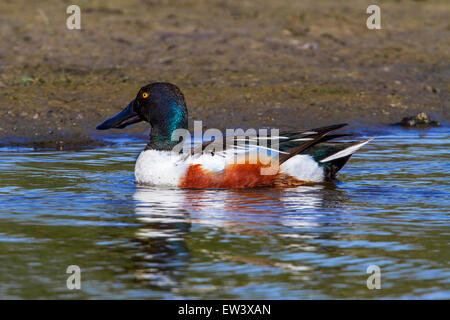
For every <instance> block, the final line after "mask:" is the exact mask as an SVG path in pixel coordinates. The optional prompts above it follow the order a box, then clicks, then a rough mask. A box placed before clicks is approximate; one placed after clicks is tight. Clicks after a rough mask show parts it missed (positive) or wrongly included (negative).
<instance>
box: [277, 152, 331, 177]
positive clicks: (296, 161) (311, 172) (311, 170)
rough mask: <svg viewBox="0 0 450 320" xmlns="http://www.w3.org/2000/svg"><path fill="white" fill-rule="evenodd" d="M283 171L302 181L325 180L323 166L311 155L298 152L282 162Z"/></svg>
mask: <svg viewBox="0 0 450 320" xmlns="http://www.w3.org/2000/svg"><path fill="white" fill-rule="evenodd" d="M280 169H281V170H280V172H281V173H286V174H288V175H290V176H293V177H294V178H297V179H299V180H302V181H311V182H322V181H324V173H323V168H322V167H320V166H319V164H318V163H317V162H316V161H315V160H314V159H313V158H312V157H311V156H309V155H306V154H298V155H296V156H293V157H292V158H290V159H289V160H287V161H286V162H284V163H282V164H281V168H280Z"/></svg>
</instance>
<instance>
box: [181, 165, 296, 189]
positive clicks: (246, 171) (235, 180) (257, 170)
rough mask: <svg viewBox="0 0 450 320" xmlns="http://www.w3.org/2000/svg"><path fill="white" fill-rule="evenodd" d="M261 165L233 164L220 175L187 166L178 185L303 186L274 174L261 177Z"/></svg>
mask: <svg viewBox="0 0 450 320" xmlns="http://www.w3.org/2000/svg"><path fill="white" fill-rule="evenodd" d="M263 167H264V165H262V164H233V165H229V166H227V167H226V168H225V170H224V171H223V172H222V173H215V172H212V171H209V170H205V169H204V168H203V167H202V165H201V164H192V165H190V166H189V168H188V170H187V172H186V175H185V177H184V178H183V180H182V181H181V183H180V187H181V188H257V187H290V186H295V185H301V184H304V183H305V182H304V181H300V180H298V179H295V178H293V177H291V176H288V175H285V174H281V173H279V172H278V173H276V174H274V175H261V168H263Z"/></svg>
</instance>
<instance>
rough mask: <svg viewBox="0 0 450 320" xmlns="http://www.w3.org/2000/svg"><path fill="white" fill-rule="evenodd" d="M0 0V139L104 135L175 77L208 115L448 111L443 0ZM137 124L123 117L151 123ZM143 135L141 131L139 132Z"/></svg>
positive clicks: (358, 120) (273, 122) (293, 121)
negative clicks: (75, 20) (375, 14)
mask: <svg viewBox="0 0 450 320" xmlns="http://www.w3.org/2000/svg"><path fill="white" fill-rule="evenodd" d="M72 3H73V2H70V1H57V2H56V1H41V2H40V3H39V4H35V5H29V3H28V2H26V1H2V2H1V3H0V23H1V28H0V39H1V40H0V119H1V121H0V144H1V145H23V146H27V145H28V146H34V147H36V148H42V147H45V148H56V149H67V148H80V147H85V146H93V145H98V144H103V143H104V141H103V139H102V137H103V135H104V134H106V135H108V134H111V133H109V132H107V133H99V132H95V129H94V128H95V126H96V125H97V124H98V123H100V122H102V121H103V120H104V119H105V118H106V117H108V116H110V115H112V114H114V113H115V112H117V111H119V110H120V109H121V108H122V107H123V106H125V105H126V104H127V103H128V102H129V101H130V100H131V99H132V98H133V97H134V96H135V94H136V92H137V90H138V89H139V88H140V87H141V86H143V85H145V84H147V83H149V82H153V81H169V82H173V83H175V84H177V85H178V86H179V87H180V88H181V89H182V91H183V92H184V94H185V96H186V100H187V103H188V108H189V113H190V119H192V120H194V119H195V120H203V123H204V125H205V126H207V127H217V128H220V129H224V128H229V127H244V128H246V127H261V126H265V127H279V128H282V129H293V128H307V127H312V126H321V125H328V124H330V123H335V122H348V123H350V124H351V125H352V127H353V128H363V127H366V126H380V125H384V124H389V123H394V122H398V121H399V120H401V119H402V118H404V117H406V116H410V115H414V114H417V113H418V112H421V111H424V112H426V113H427V114H429V115H430V116H431V117H432V118H433V119H436V120H438V121H439V122H441V123H442V124H443V125H446V124H448V123H449V121H450V115H449V109H450V108H449V107H450V106H449V101H450V96H449V90H450V85H449V84H450V81H449V80H450V79H449V74H450V53H449V42H448V40H447V39H449V36H450V25H449V23H448V19H447V18H448V16H449V14H450V5H449V4H448V1H445V0H442V1H408V0H404V1H384V2H383V3H382V4H380V7H381V13H382V30H368V29H367V28H366V26H365V21H366V18H367V15H366V14H365V10H366V8H367V6H368V3H367V2H366V1H348V2H345V4H337V3H335V1H331V0H323V1H319V2H317V1H312V0H311V1H302V2H301V3H299V1H294V0H288V1H282V2H280V1H275V0H268V1H252V2H232V1H216V0H215V1H206V0H204V1H202V0H185V1H162V0H160V1H158V0H152V1H149V0H145V1H144V0H142V1H140V0H135V1H128V2H127V3H123V1H109V2H108V3H107V4H106V3H104V2H101V1H89V2H87V1H79V3H77V4H78V5H79V6H80V8H81V14H82V30H81V31H77V30H73V31H71V30H68V29H67V28H66V25H65V19H66V18H67V14H66V13H65V9H66V7H67V6H68V5H69V4H72ZM146 129H147V128H146V126H145V125H143V124H139V125H136V126H135V127H132V128H129V129H128V128H127V129H125V130H124V131H125V132H127V133H131V134H139V133H142V132H145V130H146ZM141 136H142V135H141Z"/></svg>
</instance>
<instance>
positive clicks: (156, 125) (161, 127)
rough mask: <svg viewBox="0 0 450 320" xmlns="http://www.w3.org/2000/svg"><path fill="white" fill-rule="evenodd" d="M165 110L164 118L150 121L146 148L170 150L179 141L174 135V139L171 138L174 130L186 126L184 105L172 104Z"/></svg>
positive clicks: (185, 127)
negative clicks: (150, 127)
mask: <svg viewBox="0 0 450 320" xmlns="http://www.w3.org/2000/svg"><path fill="white" fill-rule="evenodd" d="M166 112H167V113H166V115H165V117H164V118H162V119H161V118H160V119H158V120H157V121H152V129H151V132H150V141H149V142H148V144H147V147H146V149H154V150H172V149H173V147H175V146H176V145H177V144H178V143H179V142H180V141H179V140H178V139H175V137H174V139H175V140H172V136H173V133H174V132H175V130H177V129H187V128H188V120H187V110H186V107H185V106H182V107H180V106H178V105H172V106H171V107H170V108H168V110H166Z"/></svg>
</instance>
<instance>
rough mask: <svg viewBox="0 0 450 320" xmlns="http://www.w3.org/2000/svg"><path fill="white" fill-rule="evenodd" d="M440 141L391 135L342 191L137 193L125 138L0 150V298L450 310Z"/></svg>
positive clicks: (346, 177) (449, 201)
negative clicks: (73, 279)
mask: <svg viewBox="0 0 450 320" xmlns="http://www.w3.org/2000/svg"><path fill="white" fill-rule="evenodd" d="M387 130H388V129H387ZM449 136H450V129H449V128H434V129H429V130H400V129H389V130H388V131H387V132H386V133H385V134H382V135H378V136H377V138H376V140H374V141H373V142H372V143H370V144H369V145H366V146H365V147H364V148H363V149H362V150H361V151H360V152H359V153H358V154H356V155H355V156H354V157H352V159H351V160H350V162H349V163H348V164H347V165H346V166H345V167H344V169H343V170H342V171H341V174H340V176H339V178H340V182H337V183H331V184H324V185H316V186H304V187H298V188H294V189H285V190H273V189H254V190H180V189H163V188H150V187H140V186H136V185H135V184H134V179H133V169H134V162H135V159H136V157H137V155H138V153H139V152H140V150H141V149H142V148H143V145H144V143H142V142H141V141H136V140H133V139H131V138H126V139H123V140H116V142H117V144H116V145H114V146H112V147H105V148H99V149H94V150H85V151H79V152H68V151H32V150H27V149H11V148H3V149H0V298H10V299H11V298H26V299H48V298H63V299H68V298H113V299H130V298H134V299H141V298H193V299H198V298H210V299H216V298H220V299H227V298H243V299H311V298H441V299H442V298H445V299H448V298H450V267H449V258H450V255H449V250H448V245H449V240H450V234H449V230H450V229H449V226H450V214H449V206H450V197H449V191H450V188H449V186H450V183H449V172H450V161H449V160H450V155H449V151H448V150H449V149H450V142H449ZM69 265H78V266H80V268H81V272H82V279H81V285H82V288H81V290H69V289H67V287H66V280H67V277H68V276H69V275H68V274H66V269H67V267H68V266H69ZM369 265H377V266H379V267H380V268H381V279H382V280H381V286H382V289H380V290H369V289H368V288H367V286H366V280H367V277H368V276H369V275H368V274H366V269H367V267H368V266H369Z"/></svg>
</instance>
